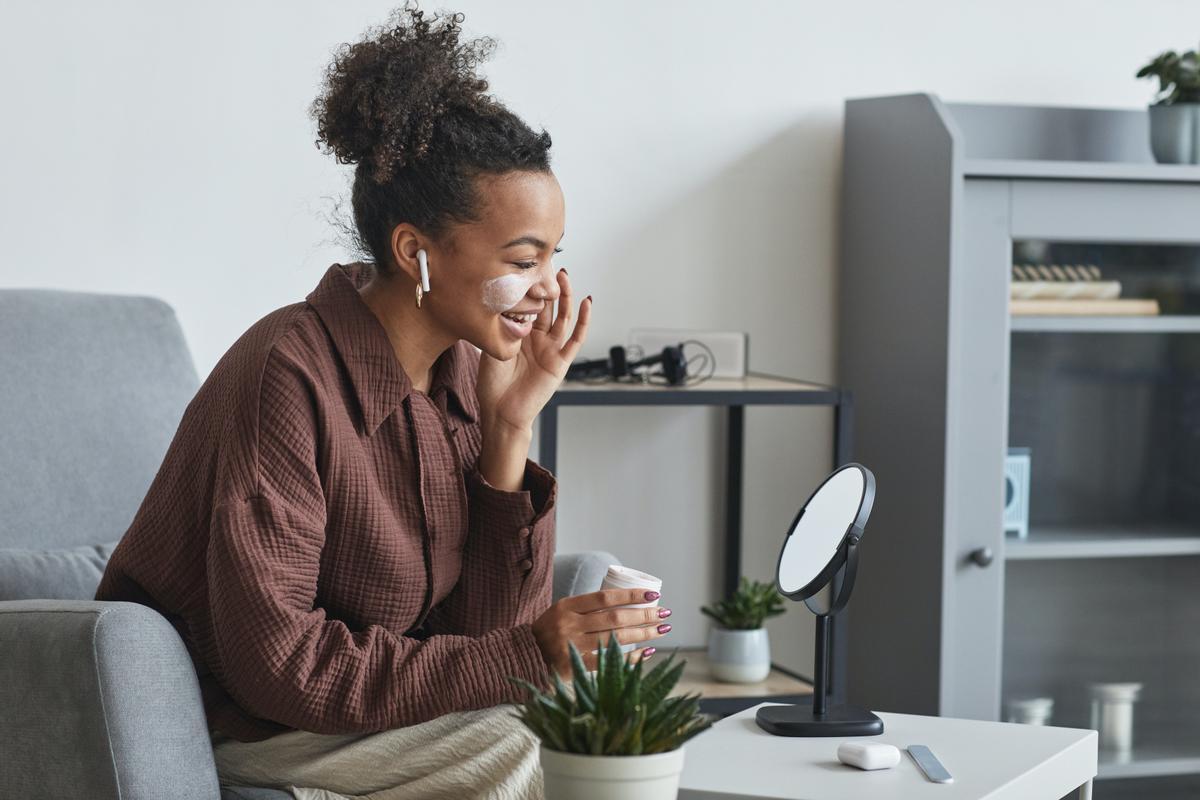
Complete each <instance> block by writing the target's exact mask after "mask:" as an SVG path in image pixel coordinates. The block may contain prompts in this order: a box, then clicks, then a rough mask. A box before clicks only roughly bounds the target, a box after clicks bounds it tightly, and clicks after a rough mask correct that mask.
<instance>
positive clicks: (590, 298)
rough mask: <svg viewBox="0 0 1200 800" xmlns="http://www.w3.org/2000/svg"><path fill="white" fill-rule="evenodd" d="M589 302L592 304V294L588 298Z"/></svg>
mask: <svg viewBox="0 0 1200 800" xmlns="http://www.w3.org/2000/svg"><path fill="white" fill-rule="evenodd" d="M587 301H588V302H589V303H590V302H592V296H591V295H590V294H589V295H588V296H587Z"/></svg>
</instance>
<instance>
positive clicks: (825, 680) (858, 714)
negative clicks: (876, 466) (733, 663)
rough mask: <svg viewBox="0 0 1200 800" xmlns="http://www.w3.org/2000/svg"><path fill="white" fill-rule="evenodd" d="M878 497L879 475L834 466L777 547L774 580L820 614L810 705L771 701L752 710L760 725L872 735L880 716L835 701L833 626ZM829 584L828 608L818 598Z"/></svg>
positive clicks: (794, 732)
mask: <svg viewBox="0 0 1200 800" xmlns="http://www.w3.org/2000/svg"><path fill="white" fill-rule="evenodd" d="M874 502H875V476H874V475H873V474H871V470H869V469H867V468H866V467H864V466H863V465H862V464H854V463H850V464H846V465H845V466H843V467H839V468H838V469H836V470H834V472H833V474H832V475H830V476H829V477H828V478H826V479H825V480H824V481H823V482H822V483H821V485H820V486H818V487H817V489H816V491H814V492H813V493H812V495H811V496H810V497H809V498H808V501H807V502H805V504H804V505H803V506H802V507H801V508H800V511H799V513H797V514H796V518H795V519H794V520H792V526H791V527H790V528H789V529H788V532H787V535H786V536H784V539H783V547H782V548H781V549H780V551H779V566H778V567H777V568H776V571H775V585H776V588H777V589H778V590H779V593H780V594H782V595H783V596H785V597H788V598H790V599H792V600H803V601H804V604H805V605H806V606H808V608H809V610H810V611H812V612H813V613H814V614H816V615H817V626H816V641H815V643H814V659H813V660H814V664H813V702H812V705H811V706H809V705H807V704H806V705H784V704H781V705H770V706H763V707H762V708H760V709H759V710H758V711H757V712H756V713H755V717H754V718H755V721H757V722H758V726H759V727H760V728H762V729H763V730H765V731H767V732H768V733H773V734H775V735H776V736H875V735H877V734H880V733H883V721H882V720H880V719H879V717H878V716H876V715H875V714H872V713H871V712H870V711H865V710H863V709H861V708H856V707H854V706H850V705H845V704H842V703H836V702H834V703H831V702H829V700H830V694H831V692H830V690H829V673H830V663H829V660H830V628H831V624H832V623H831V620H832V619H833V617H834V615H836V614H837V613H838V612H839V611H841V610H842V609H843V608H845V607H846V603H848V602H849V601H850V591H851V590H852V589H853V588H854V576H855V574H856V572H857V570H858V546H859V542H860V541H862V537H863V531H864V530H865V528H866V525H867V517H869V516H871V506H872V505H874ZM826 586H831V591H830V593H829V601H828V607H827V608H820V607H818V605H817V603H816V602H815V601H814V599H813V598H814V597H815V595H816V594H817V593H818V592H820V591H821V590H822V589H824V588H825V587H826Z"/></svg>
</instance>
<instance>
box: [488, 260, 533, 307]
mask: <svg viewBox="0 0 1200 800" xmlns="http://www.w3.org/2000/svg"><path fill="white" fill-rule="evenodd" d="M534 272H536V270H532V269H531V270H527V271H526V272H522V273H510V274H508V275H501V276H500V277H499V278H492V279H491V280H488V281H484V282H483V304H484V305H485V306H487V307H488V308H489V309H491V310H492V311H493V312H495V313H496V314H503V313H504V312H505V311H508V310H509V309H510V308H513V307H515V306H516V305H517V304H518V303H520V302H521V298H522V297H524V296H525V295H526V294H527V293H528V292H529V287H530V286H533V284H534V283H536V282H537V275H536V274H530V273H534Z"/></svg>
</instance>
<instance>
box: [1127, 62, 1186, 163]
mask: <svg viewBox="0 0 1200 800" xmlns="http://www.w3.org/2000/svg"><path fill="white" fill-rule="evenodd" d="M1137 76H1138V77H1139V78H1158V98H1157V99H1156V100H1155V102H1154V103H1152V104H1151V105H1150V149H1151V151H1152V152H1153V153H1154V160H1155V161H1158V162H1159V163H1162V164H1197V163H1200V56H1198V55H1197V53H1196V51H1195V50H1188V51H1187V52H1185V53H1183V54H1179V53H1176V52H1175V51H1174V50H1168V51H1167V52H1165V53H1162V54H1160V55H1159V56H1158V57H1157V58H1155V59H1154V60H1153V61H1151V62H1150V63H1149V64H1147V65H1146V66H1144V67H1142V68H1141V69H1140V70H1138V74H1137Z"/></svg>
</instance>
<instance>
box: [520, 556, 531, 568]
mask: <svg viewBox="0 0 1200 800" xmlns="http://www.w3.org/2000/svg"><path fill="white" fill-rule="evenodd" d="M521 569H533V562H532V561H530V560H529V559H528V558H527V559H525V560H524V561H522V562H521Z"/></svg>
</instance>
